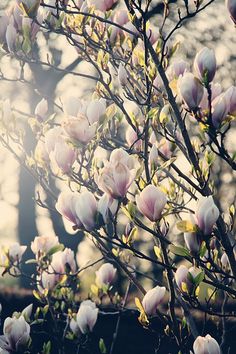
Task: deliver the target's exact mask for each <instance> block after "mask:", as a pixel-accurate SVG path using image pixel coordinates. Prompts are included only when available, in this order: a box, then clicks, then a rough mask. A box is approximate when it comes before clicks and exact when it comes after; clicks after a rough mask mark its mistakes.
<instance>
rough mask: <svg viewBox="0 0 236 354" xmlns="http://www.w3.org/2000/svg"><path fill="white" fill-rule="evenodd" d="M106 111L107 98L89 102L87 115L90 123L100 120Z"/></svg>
mask: <svg viewBox="0 0 236 354" xmlns="http://www.w3.org/2000/svg"><path fill="white" fill-rule="evenodd" d="M105 112H106V102H105V100H103V99H101V100H93V101H91V102H90V103H89V104H88V107H87V111H86V115H87V118H88V120H89V123H90V124H94V123H96V122H98V121H99V120H100V118H101V117H102V116H103V115H104V114H105Z"/></svg>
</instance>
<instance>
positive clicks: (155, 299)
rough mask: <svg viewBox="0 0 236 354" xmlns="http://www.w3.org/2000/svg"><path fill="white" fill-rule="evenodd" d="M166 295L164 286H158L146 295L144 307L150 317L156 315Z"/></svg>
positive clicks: (143, 302)
mask: <svg viewBox="0 0 236 354" xmlns="http://www.w3.org/2000/svg"><path fill="white" fill-rule="evenodd" d="M165 293H166V288H165V287H164V286H156V287H155V288H153V289H151V290H149V291H148V292H147V293H146V294H145V296H144V298H143V301H142V305H143V308H144V311H145V313H146V314H147V315H148V316H152V315H155V313H156V310H157V308H158V306H159V305H160V304H161V303H162V302H163V299H164V296H165Z"/></svg>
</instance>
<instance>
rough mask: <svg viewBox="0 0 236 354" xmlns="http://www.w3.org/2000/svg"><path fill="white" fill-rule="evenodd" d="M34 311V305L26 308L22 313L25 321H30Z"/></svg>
mask: <svg viewBox="0 0 236 354" xmlns="http://www.w3.org/2000/svg"><path fill="white" fill-rule="evenodd" d="M32 311H33V304H30V305H28V306H26V307H25V308H24V310H23V311H22V312H21V315H22V316H24V319H25V320H26V321H28V320H29V319H30V316H31V315H32Z"/></svg>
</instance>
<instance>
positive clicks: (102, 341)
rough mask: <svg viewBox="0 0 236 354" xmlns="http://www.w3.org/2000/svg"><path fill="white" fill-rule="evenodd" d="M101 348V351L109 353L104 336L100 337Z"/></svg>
mask: <svg viewBox="0 0 236 354" xmlns="http://www.w3.org/2000/svg"><path fill="white" fill-rule="evenodd" d="M99 349H100V352H101V353H102V354H106V353H107V348H106V345H105V343H104V340H103V338H100V339H99Z"/></svg>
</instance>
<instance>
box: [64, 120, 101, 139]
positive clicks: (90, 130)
mask: <svg viewBox="0 0 236 354" xmlns="http://www.w3.org/2000/svg"><path fill="white" fill-rule="evenodd" d="M62 126H63V129H64V131H65V133H66V134H67V135H68V137H69V138H70V139H71V140H72V141H76V142H77V141H78V142H80V143H82V144H88V143H89V142H90V141H91V140H92V139H93V138H94V136H95V133H96V130H97V124H96V123H95V124H92V125H91V124H90V123H89V121H88V118H87V117H86V116H85V115H82V114H80V116H79V117H77V118H75V117H68V118H67V119H66V120H65V121H64V122H63V124H62Z"/></svg>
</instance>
